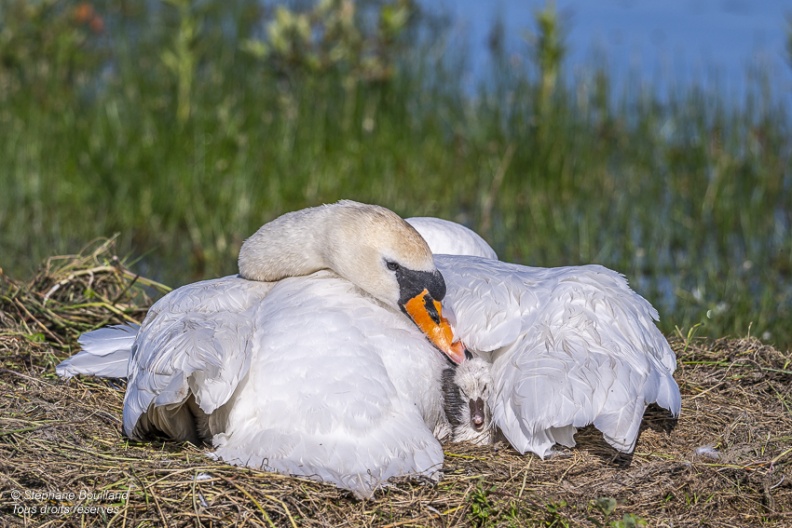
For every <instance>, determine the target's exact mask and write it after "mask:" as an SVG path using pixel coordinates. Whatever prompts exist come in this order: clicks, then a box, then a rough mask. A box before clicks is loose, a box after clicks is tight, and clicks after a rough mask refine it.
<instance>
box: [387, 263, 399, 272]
mask: <svg viewBox="0 0 792 528" xmlns="http://www.w3.org/2000/svg"><path fill="white" fill-rule="evenodd" d="M388 269H389V270H391V271H396V270H398V269H399V265H398V264H396V263H395V262H391V261H388Z"/></svg>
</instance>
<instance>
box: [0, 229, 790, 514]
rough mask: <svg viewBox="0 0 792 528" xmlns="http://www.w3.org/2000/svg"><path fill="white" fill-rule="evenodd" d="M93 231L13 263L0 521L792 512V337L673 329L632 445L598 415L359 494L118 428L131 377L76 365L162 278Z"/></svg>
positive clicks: (138, 311)
mask: <svg viewBox="0 0 792 528" xmlns="http://www.w3.org/2000/svg"><path fill="white" fill-rule="evenodd" d="M162 289H163V288H161V287H160V286H159V285H157V284H156V283H154V282H152V281H148V280H146V279H143V278H140V277H136V276H135V275H134V274H133V273H132V272H130V271H129V270H128V269H126V268H125V267H124V266H123V265H122V264H121V263H120V262H119V261H118V259H116V258H115V257H113V256H112V246H111V245H110V244H108V243H101V244H97V245H96V246H95V247H93V248H91V249H89V250H88V251H87V252H86V253H84V254H82V255H78V256H68V257H58V258H53V259H50V260H49V261H48V262H46V263H45V264H44V265H43V266H42V269H41V272H40V273H39V274H38V275H37V276H36V277H35V278H34V279H33V280H31V281H30V282H28V283H19V282H15V281H13V280H12V279H10V278H8V277H6V276H5V275H3V274H2V271H1V270H0V526H6V525H8V526H108V525H112V526H229V525H240V526H383V527H384V526H460V525H461V526H468V525H470V526H614V527H619V528H626V527H629V526H644V525H645V526H675V527H679V526H713V527H715V526H717V527H727V526H728V527H732V526H734V527H745V526H792V354H791V353H790V352H788V351H787V352H782V351H779V350H776V349H774V348H773V347H771V346H768V345H765V344H763V343H761V342H760V341H758V340H755V339H748V338H746V339H736V340H706V339H695V338H690V337H684V338H683V337H673V338H671V339H670V341H671V343H672V346H673V348H674V350H675V351H676V353H677V355H678V358H679V369H678V371H677V374H676V379H677V381H678V383H679V386H680V389H681V391H682V396H683V400H682V414H681V417H680V418H679V420H678V421H672V420H670V419H669V418H668V417H667V416H665V415H664V413H663V412H660V410H657V409H652V408H650V409H649V410H648V411H647V414H646V417H645V420H644V427H643V430H642V433H641V436H640V439H639V441H638V446H637V448H636V450H635V453H634V454H633V455H632V456H631V457H624V456H615V452H614V451H613V450H612V449H610V448H609V447H608V446H607V445H605V444H604V442H602V440H601V439H600V437H599V435H597V434H596V431H593V430H584V431H581V432H580V433H579V434H578V437H577V438H578V446H577V447H576V448H575V449H571V450H563V451H561V452H560V453H559V454H558V455H556V456H554V457H552V458H549V459H547V460H541V459H539V458H537V457H535V456H532V455H527V456H521V455H519V454H518V453H516V452H515V451H514V450H512V449H511V448H509V447H508V446H506V445H502V444H500V445H495V446H484V447H475V446H468V445H463V444H448V445H446V446H445V451H446V464H445V468H444V478H443V479H442V481H441V482H440V483H439V484H437V485H434V484H431V483H426V482H415V481H404V482H398V483H395V484H394V485H393V486H392V487H390V488H388V489H386V490H383V491H380V492H378V493H377V494H376V496H375V498H374V499H373V500H369V501H360V500H356V499H355V498H353V497H352V496H351V495H350V494H349V493H346V492H343V491H340V490H338V489H336V488H335V487H332V486H329V485H323V484H319V483H315V482H312V481H308V480H303V479H297V478H291V477H286V476H282V475H275V474H271V473H265V472H261V471H255V470H251V469H245V468H239V467H233V466H228V465H225V464H223V463H220V462H214V461H212V460H210V459H209V458H208V457H206V455H205V451H206V449H205V448H204V449H202V448H197V447H195V446H191V445H185V444H176V443H167V442H166V443H161V442H160V443H136V442H131V441H129V440H128V439H126V438H124V437H123V436H122V434H121V407H122V401H123V395H124V383H123V382H122V381H118V380H97V379H90V378H83V379H72V380H69V381H63V380H60V379H58V378H57V376H56V375H55V371H54V366H55V365H56V364H57V363H58V362H59V361H60V360H61V359H63V358H65V357H67V356H69V355H71V354H72V353H73V352H75V351H76V348H75V347H76V338H77V336H78V335H79V334H80V333H82V332H83V331H85V330H88V329H92V328H96V327H98V326H101V325H104V324H107V323H113V322H119V321H124V320H139V319H140V318H141V317H142V315H143V314H144V313H145V310H146V308H147V307H148V305H149V304H150V302H151V299H150V297H149V294H152V295H153V294H154V293H156V290H162Z"/></svg>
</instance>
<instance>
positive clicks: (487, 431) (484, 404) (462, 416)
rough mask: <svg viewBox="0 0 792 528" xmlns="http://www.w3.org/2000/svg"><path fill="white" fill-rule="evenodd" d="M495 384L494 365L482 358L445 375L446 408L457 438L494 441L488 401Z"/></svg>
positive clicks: (479, 442)
mask: <svg viewBox="0 0 792 528" xmlns="http://www.w3.org/2000/svg"><path fill="white" fill-rule="evenodd" d="M491 386H492V377H491V375H490V364H489V363H488V362H486V361H485V360H483V359H481V358H479V357H474V358H470V359H468V360H467V361H465V362H464V363H462V364H461V365H459V366H457V367H456V368H454V369H447V371H446V372H445V373H444V374H443V393H444V399H445V401H444V407H445V412H446V416H447V418H448V421H449V423H450V424H451V427H452V437H451V439H452V440H453V441H455V442H463V441H469V442H473V443H476V444H485V443H489V442H491V441H492V414H491V411H490V407H489V404H488V399H489V395H490V387H491Z"/></svg>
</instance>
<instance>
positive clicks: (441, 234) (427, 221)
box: [406, 216, 498, 260]
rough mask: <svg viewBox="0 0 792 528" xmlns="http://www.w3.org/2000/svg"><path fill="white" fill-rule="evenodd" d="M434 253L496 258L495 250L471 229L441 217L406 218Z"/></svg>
mask: <svg viewBox="0 0 792 528" xmlns="http://www.w3.org/2000/svg"><path fill="white" fill-rule="evenodd" d="M406 220H407V223H408V224H410V225H411V226H413V227H414V228H415V229H416V230H417V231H418V232H419V233H421V236H422V237H423V239H424V240H426V243H427V244H429V247H430V248H431V249H432V253H434V254H435V255H468V256H471V257H482V258H488V259H492V260H498V255H497V254H496V253H495V250H494V249H492V247H491V246H490V245H489V244H487V242H486V241H485V240H484V239H483V238H481V236H479V234H478V233H476V232H475V231H473V230H472V229H468V228H467V227H465V226H463V225H461V224H457V223H456V222H451V221H449V220H443V219H441V218H432V217H427V216H414V217H412V218H407V219H406Z"/></svg>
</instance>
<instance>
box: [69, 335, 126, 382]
mask: <svg viewBox="0 0 792 528" xmlns="http://www.w3.org/2000/svg"><path fill="white" fill-rule="evenodd" d="M138 330H140V325H137V324H126V325H114V326H106V327H104V328H100V329H98V330H94V331H92V332H86V333H85V334H83V335H82V336H80V339H79V340H78V342H79V343H80V346H81V347H82V350H81V351H80V352H78V353H77V354H75V355H73V356H72V357H70V358H68V359H66V360H64V361H62V362H61V363H60V364H58V366H56V367H55V372H56V373H57V374H58V376H60V377H62V378H71V377H73V376H76V375H78V374H83V375H89V376H98V377H100V378H126V377H127V366H128V365H129V358H130V357H131V356H132V350H133V348H134V345H135V339H136V337H137V333H138Z"/></svg>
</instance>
